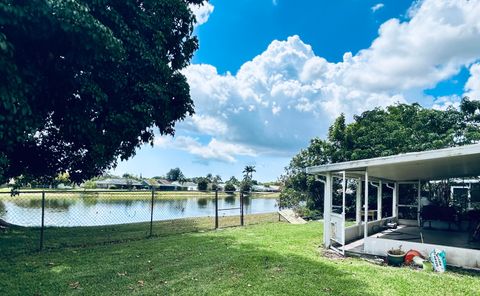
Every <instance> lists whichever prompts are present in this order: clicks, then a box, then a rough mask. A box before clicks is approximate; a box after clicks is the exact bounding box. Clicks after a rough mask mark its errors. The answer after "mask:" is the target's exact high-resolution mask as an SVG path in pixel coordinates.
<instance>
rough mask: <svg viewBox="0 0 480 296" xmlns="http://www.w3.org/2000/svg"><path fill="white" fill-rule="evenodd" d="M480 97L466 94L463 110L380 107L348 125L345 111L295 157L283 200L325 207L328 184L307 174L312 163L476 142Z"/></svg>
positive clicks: (287, 174) (288, 170)
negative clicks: (325, 186)
mask: <svg viewBox="0 0 480 296" xmlns="http://www.w3.org/2000/svg"><path fill="white" fill-rule="evenodd" d="M479 114H480V101H473V100H469V99H468V98H464V99H463V100H462V102H461V104H460V108H459V109H458V110H457V109H454V108H449V109H447V110H444V111H442V110H434V109H428V108H423V107H421V106H420V105H418V104H411V105H409V104H397V105H393V106H389V107H387V108H375V109H373V110H370V111H366V112H364V113H362V114H361V115H358V116H354V118H353V122H351V123H349V124H346V122H345V116H344V115H343V114H342V115H340V116H339V117H338V118H337V119H336V120H335V122H334V123H333V124H332V126H331V127H330V128H329V132H328V136H327V138H326V139H320V138H314V139H312V140H311V142H310V145H309V146H308V147H307V148H306V149H303V150H301V151H300V152H299V153H298V154H297V155H296V156H294V157H293V158H292V160H291V161H290V164H289V165H288V166H287V168H286V171H285V174H284V175H283V176H282V179H283V181H284V183H285V190H284V192H283V193H282V200H281V203H282V205H284V206H292V205H293V204H295V203H297V204H298V202H299V201H300V200H306V201H307V206H308V207H309V208H312V209H322V208H323V185H322V183H321V182H317V181H316V180H315V178H314V176H311V175H307V174H306V173H305V168H306V167H308V166H314V165H322V164H328V163H335V162H341V161H349V160H358V159H365V158H372V157H380V156H388V155H395V154H399V153H406V152H413V151H424V150H430V149H439V148H445V147H453V146H459V145H465V144H471V143H475V142H478V141H479V140H480V128H479V125H480V115H479Z"/></svg>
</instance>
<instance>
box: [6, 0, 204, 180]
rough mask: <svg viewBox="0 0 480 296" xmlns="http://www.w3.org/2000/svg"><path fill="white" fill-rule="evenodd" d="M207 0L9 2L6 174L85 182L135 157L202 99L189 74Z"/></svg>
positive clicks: (191, 110)
mask: <svg viewBox="0 0 480 296" xmlns="http://www.w3.org/2000/svg"><path fill="white" fill-rule="evenodd" d="M202 2H204V0H161V1H158V0H143V1H137V0H123V1H108V0H101V1H98V0H71V1H62V0H29V1H25V0H5V1H2V2H1V3H0V98H1V104H0V143H1V144H0V182H4V181H6V180H7V179H8V178H11V177H17V176H20V175H23V176H31V177H33V178H43V179H45V180H46V181H47V180H52V179H54V178H55V177H56V176H58V174H60V173H65V172H68V173H69V176H70V179H71V180H72V181H74V182H81V181H83V180H85V179H89V178H91V177H93V176H96V175H99V174H101V173H102V172H104V171H105V170H107V169H110V168H111V167H113V166H115V165H116V162H117V160H118V159H122V160H124V159H128V158H129V157H131V156H132V155H134V154H135V150H136V148H138V147H139V146H140V145H142V144H144V143H150V144H153V139H154V133H155V128H156V129H157V130H158V133H159V134H162V135H164V134H173V133H174V126H175V122H176V121H178V120H182V119H184V118H185V116H187V115H191V114H192V113H193V112H194V110H193V102H192V100H191V98H190V95H189V86H188V84H187V81H186V78H185V77H184V75H182V74H181V73H180V70H181V69H183V68H184V67H185V66H187V65H188V63H189V62H190V60H191V57H192V55H193V53H194V51H195V50H196V49H197V47H198V42H197V39H196V37H195V36H193V25H194V22H195V16H194V15H193V13H192V11H191V10H190V9H189V4H201V3H202Z"/></svg>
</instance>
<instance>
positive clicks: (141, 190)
mask: <svg viewBox="0 0 480 296" xmlns="http://www.w3.org/2000/svg"><path fill="white" fill-rule="evenodd" d="M152 191H155V192H156V193H165V194H174V193H177V194H189V193H190V194H195V193H210V194H214V193H215V192H218V193H224V194H240V193H241V192H240V191H220V190H219V191H215V190H159V189H135V190H129V189H87V190H75V189H73V190H68V189H66V190H65V189H33V190H15V191H0V194H12V193H14V194H15V195H18V194H26V193H28V194H32V193H38V194H41V193H45V194H49V193H53V194H59V193H71V194H74V193H151V192H152ZM244 194H250V195H270V194H278V192H260V191H252V192H248V193H247V192H244Z"/></svg>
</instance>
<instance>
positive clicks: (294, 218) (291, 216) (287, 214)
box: [278, 209, 307, 224]
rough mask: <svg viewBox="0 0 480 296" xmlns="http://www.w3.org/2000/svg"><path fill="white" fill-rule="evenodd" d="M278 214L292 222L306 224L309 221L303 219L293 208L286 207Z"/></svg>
mask: <svg viewBox="0 0 480 296" xmlns="http://www.w3.org/2000/svg"><path fill="white" fill-rule="evenodd" d="M278 214H280V216H282V217H283V218H284V219H285V220H287V221H288V222H289V223H291V224H306V223H307V221H305V220H303V219H302V218H301V217H299V216H298V215H297V214H295V212H294V211H293V210H290V209H285V210H281V211H278Z"/></svg>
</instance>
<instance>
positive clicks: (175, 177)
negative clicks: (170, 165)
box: [166, 168, 185, 182]
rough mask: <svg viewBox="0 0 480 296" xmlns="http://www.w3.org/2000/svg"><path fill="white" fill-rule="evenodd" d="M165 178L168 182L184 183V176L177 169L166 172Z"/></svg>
mask: <svg viewBox="0 0 480 296" xmlns="http://www.w3.org/2000/svg"><path fill="white" fill-rule="evenodd" d="M166 178H167V180H168V181H182V182H184V180H185V176H184V175H183V173H182V171H181V170H180V169H179V168H174V169H171V170H170V171H168V173H167V175H166Z"/></svg>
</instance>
